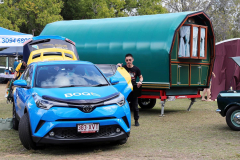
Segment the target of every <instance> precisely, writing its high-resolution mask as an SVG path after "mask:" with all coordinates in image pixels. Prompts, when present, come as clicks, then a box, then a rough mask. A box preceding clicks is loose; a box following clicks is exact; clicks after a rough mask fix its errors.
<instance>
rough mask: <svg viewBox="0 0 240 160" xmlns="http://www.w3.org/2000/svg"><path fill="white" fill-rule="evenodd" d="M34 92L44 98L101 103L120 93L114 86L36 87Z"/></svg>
mask: <svg viewBox="0 0 240 160" xmlns="http://www.w3.org/2000/svg"><path fill="white" fill-rule="evenodd" d="M33 93H37V94H38V95H39V96H41V97H42V98H44V99H48V100H54V101H59V102H66V103H82V102H83V103H99V102H102V101H104V100H107V99H111V98H113V97H116V96H117V95H119V92H118V91H117V90H116V89H115V88H114V87H113V86H101V87H68V88H34V89H33Z"/></svg>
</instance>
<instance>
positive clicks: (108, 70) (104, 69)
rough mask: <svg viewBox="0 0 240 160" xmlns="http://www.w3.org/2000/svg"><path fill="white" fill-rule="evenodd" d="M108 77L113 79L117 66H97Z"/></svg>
mask: <svg viewBox="0 0 240 160" xmlns="http://www.w3.org/2000/svg"><path fill="white" fill-rule="evenodd" d="M96 66H97V67H98V68H99V69H100V70H101V71H102V72H103V74H104V75H105V76H106V77H111V76H113V75H114V74H115V72H116V71H117V68H116V65H111V64H96Z"/></svg>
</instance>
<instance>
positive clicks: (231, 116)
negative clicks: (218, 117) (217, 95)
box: [226, 106, 240, 131]
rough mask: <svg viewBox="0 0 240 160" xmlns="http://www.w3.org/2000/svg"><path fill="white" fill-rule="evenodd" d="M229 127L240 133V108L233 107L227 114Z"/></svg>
mask: <svg viewBox="0 0 240 160" xmlns="http://www.w3.org/2000/svg"><path fill="white" fill-rule="evenodd" d="M226 122H227V125H228V126H229V127H230V128H231V129H232V130H234V131H240V107H239V106H232V107H231V108H229V109H228V111H227V114H226Z"/></svg>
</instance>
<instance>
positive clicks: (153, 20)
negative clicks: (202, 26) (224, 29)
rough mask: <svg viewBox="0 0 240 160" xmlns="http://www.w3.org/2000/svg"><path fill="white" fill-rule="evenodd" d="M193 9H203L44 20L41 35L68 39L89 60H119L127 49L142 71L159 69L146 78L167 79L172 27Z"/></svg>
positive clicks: (154, 79) (192, 13)
mask: <svg viewBox="0 0 240 160" xmlns="http://www.w3.org/2000/svg"><path fill="white" fill-rule="evenodd" d="M196 13H200V14H202V13H203V12H179V13H168V14H156V15H144V16H132V17H120V18H106V19H90V20H70V21H58V22H54V23H50V24H47V25H46V27H45V28H44V30H43V31H42V33H41V35H59V36H63V37H66V38H69V39H71V40H72V41H74V42H75V43H76V48H77V51H78V54H79V57H80V59H81V60H86V61H91V62H93V63H100V64H102V63H108V64H116V63H118V62H121V63H123V62H124V56H125V54H127V53H131V54H133V56H134V59H135V62H134V64H135V65H136V66H141V68H140V69H141V70H142V71H143V72H145V73H146V72H149V71H153V70H161V75H155V76H152V78H151V79H150V78H149V79H148V78H147V81H151V82H169V53H170V50H171V46H172V43H173V39H174V34H175V31H176V29H177V28H178V27H179V26H180V25H181V24H182V22H184V20H185V19H186V18H187V17H188V16H189V15H195V14H196ZM143 64H145V65H146V67H147V68H146V69H144V68H143V67H142V66H143ZM145 80H146V78H145Z"/></svg>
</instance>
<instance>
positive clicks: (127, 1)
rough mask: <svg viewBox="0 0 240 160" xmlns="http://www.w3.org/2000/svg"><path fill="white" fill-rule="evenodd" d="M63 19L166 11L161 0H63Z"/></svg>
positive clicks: (109, 16)
mask: <svg viewBox="0 0 240 160" xmlns="http://www.w3.org/2000/svg"><path fill="white" fill-rule="evenodd" d="M63 2H64V7H63V9H62V12H61V15H62V16H63V18H64V19H65V20H71V19H93V18H111V17H124V16H135V15H145V14H158V13H166V12H167V10H166V9H165V8H164V7H162V5H161V0H71V1H69V0H63Z"/></svg>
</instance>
